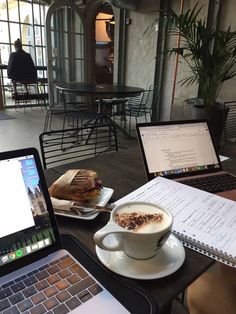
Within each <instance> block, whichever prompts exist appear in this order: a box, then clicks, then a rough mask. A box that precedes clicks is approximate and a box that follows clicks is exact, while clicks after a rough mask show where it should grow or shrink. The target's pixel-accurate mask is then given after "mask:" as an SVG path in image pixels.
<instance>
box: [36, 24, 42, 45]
mask: <svg viewBox="0 0 236 314" xmlns="http://www.w3.org/2000/svg"><path fill="white" fill-rule="evenodd" d="M34 30H35V45H36V46H41V45H42V39H41V27H39V26H37V27H35V28H34Z"/></svg>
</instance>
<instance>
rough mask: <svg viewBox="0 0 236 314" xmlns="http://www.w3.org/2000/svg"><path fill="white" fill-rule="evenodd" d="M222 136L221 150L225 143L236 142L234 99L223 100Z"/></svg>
mask: <svg viewBox="0 0 236 314" xmlns="http://www.w3.org/2000/svg"><path fill="white" fill-rule="evenodd" d="M224 113H225V119H224V121H225V123H224V136H223V145H222V147H221V151H222V149H223V147H224V146H225V144H226V143H229V144H236V100H232V101H226V102H224Z"/></svg>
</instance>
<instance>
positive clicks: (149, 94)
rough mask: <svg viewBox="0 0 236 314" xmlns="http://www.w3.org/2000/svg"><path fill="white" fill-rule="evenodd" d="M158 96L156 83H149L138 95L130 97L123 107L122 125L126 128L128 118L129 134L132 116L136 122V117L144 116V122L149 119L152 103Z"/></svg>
mask: <svg viewBox="0 0 236 314" xmlns="http://www.w3.org/2000/svg"><path fill="white" fill-rule="evenodd" d="M158 97H159V88H158V86H156V85H151V86H150V87H149V89H148V90H145V91H144V92H143V93H142V94H141V95H140V96H137V97H130V98H129V100H128V103H127V105H126V107H125V112H124V116H125V119H123V120H124V124H125V125H124V127H125V128H126V123H127V119H128V120H129V127H128V133H129V135H130V134H131V131H132V130H131V122H132V118H135V122H136V124H137V123H138V119H140V118H144V120H145V122H147V121H148V118H149V119H151V116H152V108H153V104H155V103H156V102H157V100H158V99H157V98H158Z"/></svg>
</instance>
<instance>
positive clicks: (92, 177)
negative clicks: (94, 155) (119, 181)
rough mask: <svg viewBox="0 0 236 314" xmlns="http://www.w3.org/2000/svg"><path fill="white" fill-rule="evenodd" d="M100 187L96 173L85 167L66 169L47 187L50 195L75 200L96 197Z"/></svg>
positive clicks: (87, 199) (80, 200)
mask: <svg viewBox="0 0 236 314" xmlns="http://www.w3.org/2000/svg"><path fill="white" fill-rule="evenodd" d="M101 189H102V184H101V181H100V180H99V179H98V177H97V173H96V172H95V171H93V170H87V169H71V170H67V171H66V173H65V174H63V175H62V176H61V177H60V178H59V179H58V180H56V181H55V182H54V183H53V184H52V185H51V186H50V188H49V194H50V196H52V197H55V198H58V199H65V200H73V201H77V202H86V201H89V200H91V199H94V198H96V197H97V196H98V195H99V193H100V191H101Z"/></svg>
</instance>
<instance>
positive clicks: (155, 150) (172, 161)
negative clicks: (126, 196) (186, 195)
mask: <svg viewBox="0 0 236 314" xmlns="http://www.w3.org/2000/svg"><path fill="white" fill-rule="evenodd" d="M137 131H138V136H139V141H140V146H141V149H142V153H143V158H144V162H145V166H146V171H147V174H148V177H149V178H152V177H154V176H164V177H178V176H183V175H189V174H192V173H195V174H196V173H203V172H209V171H211V170H213V171H215V170H216V169H220V168H221V165H220V161H219V159H218V156H217V154H216V151H215V148H214V145H213V142H212V138H211V134H210V131H209V128H208V124H207V122H206V121H204V122H203V121H202V122H196V121H194V122H184V121H175V122H171V121H169V122H163V123H162V122H160V123H158V122H157V123H155V122H154V123H140V124H138V125H137Z"/></svg>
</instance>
